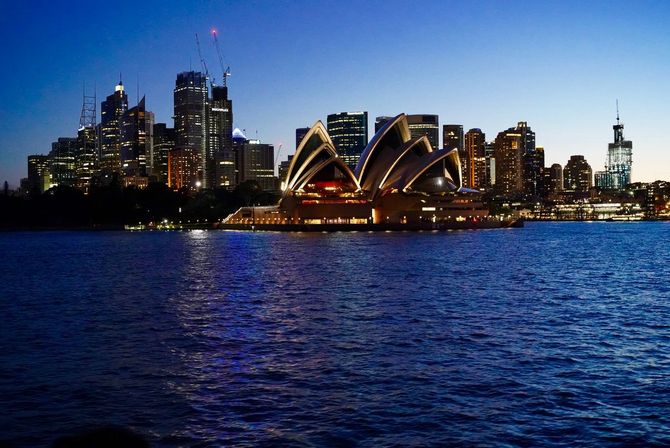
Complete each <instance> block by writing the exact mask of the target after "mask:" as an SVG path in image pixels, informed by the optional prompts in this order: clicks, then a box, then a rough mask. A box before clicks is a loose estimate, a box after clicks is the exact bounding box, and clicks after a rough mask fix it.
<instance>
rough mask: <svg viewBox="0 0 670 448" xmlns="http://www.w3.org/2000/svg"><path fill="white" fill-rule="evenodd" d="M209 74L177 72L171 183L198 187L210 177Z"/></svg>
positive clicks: (173, 186) (171, 184)
mask: <svg viewBox="0 0 670 448" xmlns="http://www.w3.org/2000/svg"><path fill="white" fill-rule="evenodd" d="M207 96H208V92H207V77H206V76H205V75H204V74H202V73H200V72H193V71H190V72H182V73H179V74H178V75H177V80H176V82H175V89H174V126H175V149H174V150H173V151H172V154H171V157H170V172H171V175H170V179H169V180H170V186H171V187H172V188H176V189H180V188H184V187H186V188H188V189H191V190H194V189H198V188H200V187H201V186H202V182H203V180H204V179H205V178H206V177H207V173H206V172H205V169H206V167H204V166H203V161H204V160H205V156H206V149H207V133H206V130H207V129H206V128H207V125H206V123H207Z"/></svg>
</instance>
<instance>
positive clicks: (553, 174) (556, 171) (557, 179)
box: [548, 163, 563, 193]
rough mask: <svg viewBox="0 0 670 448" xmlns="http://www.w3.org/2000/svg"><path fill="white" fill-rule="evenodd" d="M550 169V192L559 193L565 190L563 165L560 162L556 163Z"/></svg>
mask: <svg viewBox="0 0 670 448" xmlns="http://www.w3.org/2000/svg"><path fill="white" fill-rule="evenodd" d="M548 170H549V173H550V174H549V192H550V193H558V192H561V191H563V167H562V166H561V164H560V163H554V164H553V165H551V167H549V168H548Z"/></svg>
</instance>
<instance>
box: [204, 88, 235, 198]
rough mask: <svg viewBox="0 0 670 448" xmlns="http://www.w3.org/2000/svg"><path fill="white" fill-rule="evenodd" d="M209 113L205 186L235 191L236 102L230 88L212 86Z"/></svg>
mask: <svg viewBox="0 0 670 448" xmlns="http://www.w3.org/2000/svg"><path fill="white" fill-rule="evenodd" d="M207 111H208V117H207V123H208V126H207V153H206V154H205V162H204V163H205V174H206V176H205V182H204V186H205V187H207V188H217V187H224V188H233V187H234V186H235V154H234V153H233V102H232V101H231V100H230V99H229V98H228V87H226V86H214V85H213V86H212V98H211V101H210V102H209V104H208V106H207Z"/></svg>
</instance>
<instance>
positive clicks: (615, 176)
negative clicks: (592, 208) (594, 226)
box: [596, 108, 633, 190]
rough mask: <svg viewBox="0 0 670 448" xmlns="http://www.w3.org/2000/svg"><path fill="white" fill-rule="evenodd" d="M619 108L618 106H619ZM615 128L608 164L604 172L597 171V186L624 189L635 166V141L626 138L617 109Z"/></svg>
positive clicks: (608, 151) (608, 148) (609, 149)
mask: <svg viewBox="0 0 670 448" xmlns="http://www.w3.org/2000/svg"><path fill="white" fill-rule="evenodd" d="M617 109H618V108H617ZM612 129H613V130H614V143H610V144H609V145H608V147H607V165H606V166H605V171H604V172H598V173H596V186H597V187H599V188H603V189H612V190H623V189H624V188H625V187H626V185H628V184H630V183H631V171H632V167H633V142H632V141H630V140H625V139H624V136H623V123H621V122H620V121H619V112H618V110H617V116H616V124H615V125H614V126H612Z"/></svg>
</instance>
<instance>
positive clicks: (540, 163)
mask: <svg viewBox="0 0 670 448" xmlns="http://www.w3.org/2000/svg"><path fill="white" fill-rule="evenodd" d="M523 158H524V170H523V184H524V192H525V194H526V195H528V196H538V195H539V194H540V192H541V190H542V170H543V169H544V147H542V146H537V147H535V148H534V149H532V150H530V151H529V152H526V153H524V157H523Z"/></svg>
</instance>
